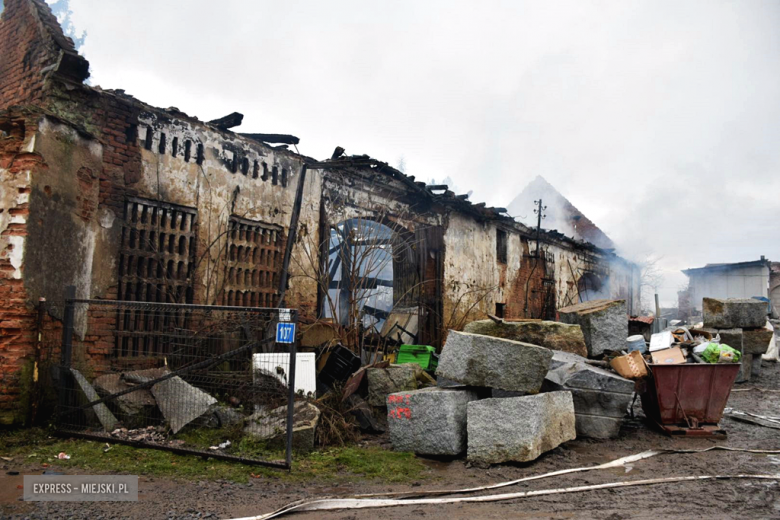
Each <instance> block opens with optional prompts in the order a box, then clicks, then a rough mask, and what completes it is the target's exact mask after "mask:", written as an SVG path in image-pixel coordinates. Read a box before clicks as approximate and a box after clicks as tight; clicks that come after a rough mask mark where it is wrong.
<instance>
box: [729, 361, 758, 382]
mask: <svg viewBox="0 0 780 520" xmlns="http://www.w3.org/2000/svg"><path fill="white" fill-rule="evenodd" d="M759 357H760V356H759ZM739 361H740V363H741V365H742V366H740V368H739V372H738V373H737V379H736V380H735V381H734V382H735V383H747V382H748V381H750V376H751V375H752V372H753V354H742V358H740V360H739Z"/></svg>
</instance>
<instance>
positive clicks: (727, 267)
mask: <svg viewBox="0 0 780 520" xmlns="http://www.w3.org/2000/svg"><path fill="white" fill-rule="evenodd" d="M769 264H770V262H769V260H766V259H765V258H764V257H763V256H762V257H761V259H760V260H752V261H750V262H735V263H732V264H707V265H705V266H704V267H692V268H690V269H683V271H682V272H683V274H684V275H686V276H691V275H697V274H704V273H709V272H718V271H721V272H722V271H732V270H736V269H744V268H747V267H767V268H769Z"/></svg>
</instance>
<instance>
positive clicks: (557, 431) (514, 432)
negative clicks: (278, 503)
mask: <svg viewBox="0 0 780 520" xmlns="http://www.w3.org/2000/svg"><path fill="white" fill-rule="evenodd" d="M499 325H500V324H499ZM478 327H484V325H483V324H482V323H480V324H478V325H474V326H471V327H470V328H471V330H475V328H478ZM511 327H512V326H511V325H509V326H508V327H507V328H504V329H503V330H510V331H514V330H516V329H514V328H511ZM577 328H579V327H577ZM499 330H502V329H499ZM558 354H560V355H562V356H563V358H562V359H564V362H561V363H559V368H563V367H570V366H574V364H573V363H571V362H570V361H571V360H575V361H577V360H580V359H584V358H581V357H580V356H576V355H574V354H567V353H563V352H556V353H555V354H554V353H553V351H552V350H550V349H548V348H545V347H541V346H538V345H532V344H530V343H524V342H520V341H514V340H511V339H504V338H499V337H493V336H487V335H481V334H473V333H469V332H458V331H450V332H449V334H448V336H447V341H446V343H445V345H444V348H443V349H442V352H441V356H440V359H439V365H438V368H437V370H436V375H437V376H438V378H439V384H440V385H444V387H439V388H428V389H425V390H418V391H410V392H398V393H393V394H390V395H388V396H387V406H388V427H389V429H390V438H391V440H392V442H393V448H394V449H396V450H401V451H414V452H415V453H418V454H422V455H449V456H457V455H460V454H462V453H463V452H464V451H465V452H466V454H467V459H468V460H469V461H470V462H471V463H473V464H477V465H489V464H498V463H501V462H508V461H515V462H527V461H530V460H534V459H536V458H537V457H539V456H540V455H541V454H542V453H544V452H546V451H549V450H551V449H553V448H555V447H557V446H559V445H560V444H562V443H564V442H566V441H568V440H572V439H574V438H575V437H576V435H577V433H576V426H575V423H576V416H575V402H574V399H573V396H572V392H571V391H570V390H569V389H568V388H567V389H564V390H561V391H549V392H546V393H542V394H539V392H540V391H541V390H543V385H544V383H545V376H548V375H549V374H550V373H551V371H550V368H551V365H552V362H553V359H554V356H555V355H558ZM567 356H568V357H567ZM563 369H565V368H563ZM615 377H617V376H615ZM617 379H620V378H617ZM628 383H629V385H632V383H631V382H628ZM556 390H557V389H556ZM624 412H625V409H624Z"/></svg>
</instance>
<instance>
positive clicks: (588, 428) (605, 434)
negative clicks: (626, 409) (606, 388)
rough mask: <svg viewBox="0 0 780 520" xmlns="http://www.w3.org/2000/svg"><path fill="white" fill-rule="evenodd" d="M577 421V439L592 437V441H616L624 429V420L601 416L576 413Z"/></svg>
mask: <svg viewBox="0 0 780 520" xmlns="http://www.w3.org/2000/svg"><path fill="white" fill-rule="evenodd" d="M574 415H575V416H576V420H577V425H576V426H577V437H590V438H591V439H614V438H616V437H617V436H618V435H620V428H622V427H623V419H617V418H615V417H603V416H600V415H586V414H581V413H575V414H574Z"/></svg>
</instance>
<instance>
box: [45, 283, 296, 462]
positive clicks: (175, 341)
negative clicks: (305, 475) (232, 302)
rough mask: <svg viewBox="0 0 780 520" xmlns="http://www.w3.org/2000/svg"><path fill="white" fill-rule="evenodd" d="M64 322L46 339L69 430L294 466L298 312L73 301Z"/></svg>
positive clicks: (64, 429)
mask: <svg viewBox="0 0 780 520" xmlns="http://www.w3.org/2000/svg"><path fill="white" fill-rule="evenodd" d="M71 295H72V294H71ZM61 315H62V321H60V320H56V319H51V318H50V319H49V322H48V323H46V324H44V327H43V332H42V334H43V336H44V338H43V344H44V345H46V346H48V347H47V348H46V349H45V350H46V352H45V356H44V357H45V358H46V360H45V361H46V364H47V365H48V366H49V373H48V375H47V377H49V378H50V382H51V387H52V388H53V390H54V393H55V394H56V405H55V409H54V413H53V417H54V426H55V429H56V431H57V432H58V433H60V434H63V435H69V436H78V437H85V438H89V439H94V440H100V441H105V442H112V443H124V444H131V445H135V446H139V447H144V448H156V449H164V450H169V451H173V452H177V453H184V454H193V455H200V456H208V457H213V458H218V459H224V460H233V461H238V462H242V463H256V464H263V465H268V466H275V467H280V468H286V469H289V468H290V465H291V461H292V431H293V420H292V419H293V413H294V411H295V400H296V393H295V365H296V363H290V360H291V359H296V344H295V342H294V341H295V324H296V322H297V312H296V311H294V310H289V309H271V308H252V307H217V306H203V305H186V304H168V303H143V302H125V301H111V300H79V299H75V298H72V297H71V298H67V299H66V300H65V305H64V307H63V309H62V314H61ZM277 340H279V342H277ZM298 397H299V398H301V399H302V398H303V396H300V395H299V396H298ZM298 419H299V418H298V417H296V420H298Z"/></svg>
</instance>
